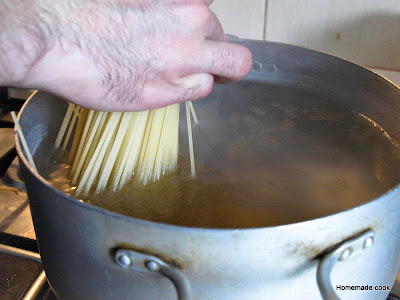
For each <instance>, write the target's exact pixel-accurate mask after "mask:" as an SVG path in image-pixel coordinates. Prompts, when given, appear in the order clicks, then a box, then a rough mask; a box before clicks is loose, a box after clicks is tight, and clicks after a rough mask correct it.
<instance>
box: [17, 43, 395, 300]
mask: <svg viewBox="0 0 400 300" xmlns="http://www.w3.org/2000/svg"><path fill="white" fill-rule="evenodd" d="M235 42H238V43H242V44H243V45H245V46H247V47H249V48H250V50H251V51H252V53H253V57H254V60H255V61H254V64H253V70H252V71H251V72H250V74H249V75H248V76H247V77H246V78H245V79H244V80H243V81H241V82H239V83H235V84H232V85H226V86H217V87H216V88H215V89H214V91H213V93H212V94H211V95H210V96H209V98H215V99H220V100H221V101H225V103H226V106H227V107H228V106H229V105H230V103H231V101H234V99H229V100H222V99H223V98H224V96H226V95H227V94H229V95H230V96H232V97H234V95H236V94H240V93H243V92H244V93H246V91H248V90H246V89H249V88H250V87H251V83H254V82H257V83H261V84H262V85H264V86H265V87H269V86H275V85H279V86H283V87H290V88H295V89H298V90H307V91H312V92H317V93H319V94H322V95H326V97H327V98H329V99H330V100H331V101H335V102H336V103H338V104H340V105H344V106H346V107H348V108H349V109H354V110H356V111H358V112H360V113H362V114H363V115H365V116H367V117H369V118H370V119H372V120H374V121H376V122H378V123H379V124H380V125H381V126H382V127H383V128H385V130H386V131H387V132H388V133H389V135H390V136H392V137H393V138H394V139H396V140H400V128H399V125H398V124H399V116H400V91H399V89H398V88H397V87H396V86H394V85H392V84H391V83H389V82H388V81H386V80H385V79H383V78H381V77H379V76H378V75H376V74H374V73H372V72H370V71H368V70H366V69H363V68H361V67H359V66H356V65H354V64H352V63H349V62H346V61H344V60H341V59H339V58H335V57H332V56H329V55H327V54H322V53H318V52H315V51H311V50H307V49H303V48H299V47H293V46H289V45H283V44H277V43H270V42H260V41H244V40H237V41H235ZM262 92H263V89H259V90H257V89H252V90H251V93H252V95H257V93H262ZM276 96H277V97H278V98H279V95H276ZM204 101H207V100H204ZM198 105H201V101H200V102H199V104H198ZM243 105H246V104H243ZM259 105H262V102H261V103H260V104H259ZM65 110H66V103H65V102H63V101H61V100H58V99H56V98H55V97H53V96H50V95H47V94H44V93H40V92H39V93H36V94H35V95H34V96H33V97H32V98H31V99H30V100H29V101H28V102H27V103H26V105H25V106H24V108H23V109H22V111H21V112H20V115H19V120H20V124H21V126H22V129H23V132H24V134H25V136H26V138H27V141H28V145H29V147H30V149H31V150H32V151H33V153H34V159H35V160H36V164H37V165H38V168H39V174H38V173H37V172H35V171H34V170H33V169H32V168H31V167H30V166H29V164H28V162H27V159H26V157H25V155H24V151H23V149H22V148H21V146H20V142H19V139H18V138H16V140H15V141H16V145H17V151H18V155H19V158H20V163H21V168H22V173H23V176H24V179H25V182H26V186H27V192H28V197H29V202H30V207H31V211H32V216H33V221H34V225H35V230H36V235H37V239H38V244H39V248H40V254H41V256H42V261H43V265H44V269H45V271H46V275H47V277H48V280H49V282H50V284H51V286H52V288H53V289H54V291H55V293H56V294H57V296H58V297H59V298H61V299H128V298H131V299H177V297H178V298H179V299H318V298H321V297H324V298H325V299H337V297H340V298H341V299H386V297H387V295H388V293H389V290H386V289H387V286H389V287H391V285H392V284H393V283H394V280H395V277H396V274H397V271H398V270H399V266H400V199H399V195H400V190H399V187H398V186H396V187H395V188H393V189H391V190H388V191H387V192H386V193H385V194H383V195H381V196H380V197H378V198H377V199H374V200H373V201H369V202H368V203H365V204H363V205H360V206H358V207H354V208H352V209H349V210H347V211H343V212H340V213H337V214H334V215H330V216H327V217H323V218H319V219H314V220H311V221H306V222H301V223H296V224H290V225H283V226H275V227H266V228H254V229H201V228H188V227H180V226H171V225H165V224H159V223H154V222H149V221H144V220H139V219H135V218H130V217H126V216H123V215H119V214H116V213H112V212H109V211H106V210H104V209H100V208H97V207H94V206H91V205H89V204H87V203H83V202H80V201H78V200H77V199H74V198H72V197H69V196H67V195H65V194H64V193H63V192H61V191H59V190H57V189H55V188H54V187H52V186H51V185H50V184H49V183H48V182H47V181H46V180H45V178H44V177H42V176H41V175H40V174H44V173H42V172H44V171H45V170H44V169H45V168H46V163H47V160H46V159H47V154H48V152H49V149H50V148H51V145H52V143H53V141H54V139H55V136H56V134H57V130H58V128H59V124H60V123H61V121H62V118H63V115H64V113H65ZM345 286H363V289H364V288H365V287H366V288H367V289H368V288H369V287H371V290H369V289H368V290H346V287H345ZM359 289H361V287H359ZM382 289H383V290H382Z"/></svg>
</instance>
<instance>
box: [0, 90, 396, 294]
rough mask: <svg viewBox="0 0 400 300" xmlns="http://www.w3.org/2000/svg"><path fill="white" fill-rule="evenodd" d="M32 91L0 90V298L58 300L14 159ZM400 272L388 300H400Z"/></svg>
mask: <svg viewBox="0 0 400 300" xmlns="http://www.w3.org/2000/svg"><path fill="white" fill-rule="evenodd" d="M32 92H33V91H30V90H17V89H10V88H8V89H7V88H0V156H2V157H1V158H0V177H1V181H0V299H2V300H14V299H30V300H34V299H40V300H44V299H47V300H54V299H57V298H56V296H55V295H54V293H53V292H52V291H51V288H50V287H49V285H48V283H47V280H46V275H45V273H44V271H43V268H42V266H41V263H40V255H39V251H38V248H37V244H36V239H35V231H34V228H33V223H32V217H31V213H30V209H29V204H28V199H27V195H26V192H25V186H24V183H23V181H22V179H21V175H20V172H19V165H18V160H17V158H15V155H16V152H15V149H14V148H13V147H14V135H13V123H12V119H11V116H10V114H9V112H10V111H12V110H19V108H20V107H21V105H22V104H23V103H24V102H25V100H26V99H27V98H28V97H29V96H30V95H31V94H32ZM396 295H400V272H399V275H398V276H397V280H396V282H395V284H394V286H393V288H392V291H391V294H390V295H389V297H388V299H389V300H400V297H399V296H396Z"/></svg>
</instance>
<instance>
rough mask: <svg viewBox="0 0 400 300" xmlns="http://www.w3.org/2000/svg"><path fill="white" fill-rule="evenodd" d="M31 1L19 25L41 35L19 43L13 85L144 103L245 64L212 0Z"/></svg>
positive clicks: (130, 105) (155, 103) (202, 91)
mask: <svg viewBox="0 0 400 300" xmlns="http://www.w3.org/2000/svg"><path fill="white" fill-rule="evenodd" d="M9 1H12V2H19V1H13V0H9ZM6 2H7V1H6ZM34 2H35V3H36V4H30V5H33V7H31V9H30V10H28V11H29V14H30V17H31V19H29V21H30V23H33V24H30V26H31V28H30V31H29V30H25V32H28V35H29V34H31V35H32V33H33V34H34V33H35V32H39V33H40V34H39V39H37V37H34V38H35V40H34V41H32V43H33V46H32V47H25V48H26V49H24V50H25V51H34V52H35V53H31V54H29V55H28V58H30V61H28V58H26V59H25V60H26V61H27V62H23V61H22V62H21V63H25V65H27V68H26V72H23V74H22V75H21V74H14V75H17V76H15V78H17V80H15V83H16V85H20V86H23V87H30V88H38V89H41V90H44V91H47V92H50V93H53V94H56V95H58V96H61V97H63V98H65V99H67V100H70V101H73V102H75V103H78V104H80V105H83V106H86V107H88V108H93V109H98V110H111V111H129V110H145V109H150V108H156V107H161V106H165V105H168V104H171V103H174V102H179V101H186V100H197V99H201V98H204V97H205V96H207V95H208V94H209V93H210V91H211V89H212V85H213V82H214V80H215V81H216V82H219V83H224V82H231V81H236V80H239V79H241V78H242V77H244V76H245V75H246V74H247V73H248V71H249V70H250V66H251V54H250V51H249V50H248V49H247V48H245V47H243V46H241V45H237V44H233V43H229V42H227V41H226V37H225V34H224V32H223V29H222V27H221V25H220V23H219V21H218V19H217V18H216V17H215V15H214V14H213V13H212V12H211V11H210V10H209V8H208V6H209V5H210V4H211V3H212V0H160V1H153V0H136V1H135V0H103V1H83V0H70V1H51V0H36V1H34ZM12 5H14V4H12ZM0 14H1V13H0ZM27 21H28V20H27ZM32 26H34V27H32ZM32 28H34V30H32ZM21 43H22V42H21ZM28 48H30V49H28ZM17 69H18V70H19V69H22V70H23V69H24V68H23V67H21V68H16V70H17ZM0 83H1V81H0ZM11 84H13V82H11Z"/></svg>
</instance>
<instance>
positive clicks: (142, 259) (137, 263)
mask: <svg viewBox="0 0 400 300" xmlns="http://www.w3.org/2000/svg"><path fill="white" fill-rule="evenodd" d="M115 260H116V262H117V264H118V265H119V266H120V267H122V268H124V269H129V270H133V271H136V272H141V273H145V274H153V275H154V274H157V275H159V276H164V277H166V278H168V279H169V280H171V281H172V283H173V285H174V286H175V289H176V292H177V294H178V300H191V299H192V292H191V286H190V282H189V280H188V279H187V278H186V277H185V275H183V273H182V272H181V271H180V270H179V269H178V268H177V267H175V266H173V265H171V264H170V263H166V262H165V261H163V260H161V259H159V258H158V257H155V256H153V255H149V254H145V253H141V252H137V251H134V250H131V249H129V250H127V249H118V250H117V251H116V253H115Z"/></svg>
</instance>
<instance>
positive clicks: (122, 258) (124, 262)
mask: <svg viewBox="0 0 400 300" xmlns="http://www.w3.org/2000/svg"><path fill="white" fill-rule="evenodd" d="M117 261H118V264H119V265H120V266H121V267H123V268H129V267H130V266H131V265H132V260H131V259H130V257H129V256H128V255H126V254H121V255H119V256H117Z"/></svg>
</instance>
